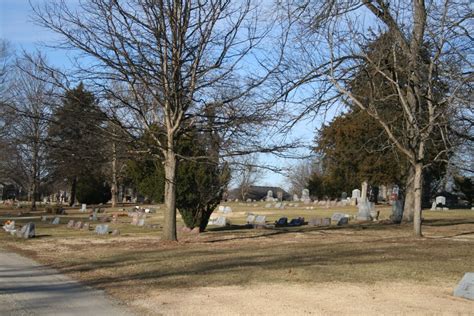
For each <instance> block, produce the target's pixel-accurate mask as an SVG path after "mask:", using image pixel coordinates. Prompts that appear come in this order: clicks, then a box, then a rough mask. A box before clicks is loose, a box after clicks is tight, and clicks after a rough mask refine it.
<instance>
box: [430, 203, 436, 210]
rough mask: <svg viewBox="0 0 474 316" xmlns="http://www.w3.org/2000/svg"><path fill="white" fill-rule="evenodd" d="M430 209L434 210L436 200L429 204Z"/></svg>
mask: <svg viewBox="0 0 474 316" xmlns="http://www.w3.org/2000/svg"><path fill="white" fill-rule="evenodd" d="M431 210H432V211H436V201H433V203H432V204H431Z"/></svg>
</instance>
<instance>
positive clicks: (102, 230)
mask: <svg viewBox="0 0 474 316" xmlns="http://www.w3.org/2000/svg"><path fill="white" fill-rule="evenodd" d="M95 232H96V234H98V235H107V234H108V233H109V225H105V224H102V225H97V226H96V227H95Z"/></svg>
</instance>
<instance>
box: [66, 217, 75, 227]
mask: <svg viewBox="0 0 474 316" xmlns="http://www.w3.org/2000/svg"><path fill="white" fill-rule="evenodd" d="M73 227H74V221H73V220H72V219H71V220H70V221H69V222H68V223H67V228H73Z"/></svg>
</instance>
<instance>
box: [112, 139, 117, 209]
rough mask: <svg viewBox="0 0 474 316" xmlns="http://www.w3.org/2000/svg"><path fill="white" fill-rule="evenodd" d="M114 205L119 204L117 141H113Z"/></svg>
mask: <svg viewBox="0 0 474 316" xmlns="http://www.w3.org/2000/svg"><path fill="white" fill-rule="evenodd" d="M110 193H111V195H112V197H111V203H112V207H116V206H117V150H116V145H115V142H113V143H112V185H111V187H110Z"/></svg>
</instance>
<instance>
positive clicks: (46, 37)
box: [0, 0, 333, 189]
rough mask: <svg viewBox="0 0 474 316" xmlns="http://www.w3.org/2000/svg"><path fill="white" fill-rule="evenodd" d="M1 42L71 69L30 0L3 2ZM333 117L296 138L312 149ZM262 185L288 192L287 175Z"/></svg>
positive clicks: (302, 126)
mask: <svg viewBox="0 0 474 316" xmlns="http://www.w3.org/2000/svg"><path fill="white" fill-rule="evenodd" d="M43 2H44V0H31V3H32V4H33V5H41V3H43ZM66 2H67V3H68V4H72V5H74V4H75V3H77V2H78V0H66ZM0 38H2V39H6V40H7V41H8V42H9V43H10V45H11V47H12V48H13V49H14V50H15V51H16V52H18V53H21V52H22V51H26V52H34V51H35V50H40V51H41V52H42V53H44V54H46V56H47V59H48V61H49V62H51V63H53V64H54V65H55V66H59V67H67V66H68V65H69V62H68V58H67V55H66V54H65V53H64V52H63V51H57V50H54V49H51V48H47V47H46V46H45V45H44V44H47V43H51V42H54V40H57V39H58V36H57V35H56V34H54V33H52V32H50V31H48V30H46V29H44V28H41V27H40V26H38V25H36V24H35V23H34V21H33V18H32V10H31V7H30V4H29V1H28V0H0ZM332 116H333V114H330V115H329V116H326V117H322V116H319V117H312V118H308V119H306V120H304V121H301V122H299V123H298V124H297V125H296V126H295V127H294V129H293V131H292V136H293V137H297V138H299V139H301V140H302V141H304V142H305V143H306V145H307V146H310V145H311V144H312V143H313V139H314V131H315V129H316V128H318V127H320V126H321V124H322V123H323V122H324V121H325V120H326V121H327V120H328V119H331V118H332ZM299 152H300V153H301V155H302V156H306V155H308V154H310V151H309V150H303V149H302V150H300V151H299ZM259 162H260V163H262V164H265V165H272V166H274V167H277V168H285V167H289V166H291V165H294V164H296V163H297V162H298V161H296V160H289V159H282V158H277V157H273V156H271V155H261V156H260V157H259ZM258 184H260V185H268V186H281V187H284V188H286V189H288V183H287V180H286V178H285V176H284V175H282V174H279V173H275V172H271V171H268V170H266V171H263V173H262V176H261V177H260V178H259V180H258Z"/></svg>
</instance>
